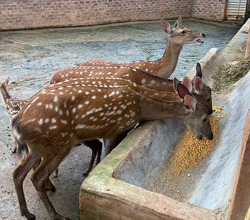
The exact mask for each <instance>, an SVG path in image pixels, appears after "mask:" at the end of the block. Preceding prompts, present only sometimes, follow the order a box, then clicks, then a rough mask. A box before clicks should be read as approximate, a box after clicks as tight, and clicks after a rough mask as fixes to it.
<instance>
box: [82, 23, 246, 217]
mask: <svg viewBox="0 0 250 220" xmlns="http://www.w3.org/2000/svg"><path fill="white" fill-rule="evenodd" d="M249 24H250V19H249V20H248V21H247V22H246V23H245V24H244V25H243V26H242V27H241V29H240V30H239V31H238V32H237V34H236V35H235V36H234V38H233V39H232V40H231V41H230V42H229V44H228V45H227V47H226V48H225V49H224V50H223V52H221V51H220V50H219V49H217V48H212V49H210V50H209V52H208V53H207V54H206V56H205V57H203V58H202V59H201V60H200V61H199V62H200V63H201V66H202V70H203V81H204V82H205V83H206V84H208V85H209V86H211V87H212V85H213V77H212V76H213V75H214V74H217V73H219V71H220V69H221V68H222V67H224V66H225V65H227V63H228V61H229V62H233V61H236V60H238V59H239V58H242V57H244V51H245V50H243V49H242V48H243V47H245V46H246V39H247V34H246V33H247V32H248V28H249ZM187 76H189V77H190V78H193V77H194V76H195V67H193V68H192V69H191V70H190V72H189V73H188V74H187ZM157 125H158V122H157V121H153V122H148V123H146V124H145V125H144V126H141V128H140V129H136V130H134V131H133V132H131V133H130V134H129V138H125V139H124V141H122V142H121V143H120V144H119V146H118V147H117V148H116V149H114V150H113V151H112V152H111V153H110V154H109V155H108V156H107V157H106V158H104V160H103V161H102V162H101V163H100V164H99V165H98V166H97V167H96V168H95V169H94V170H93V171H92V172H91V173H90V175H89V177H88V178H86V179H85V181H84V182H83V184H82V186H81V189H80V195H79V202H80V212H81V219H88V220H92V219H102V220H105V219H120V217H121V216H122V218H123V219H138V220H140V219H144V220H147V219H150V220H154V219H155V220H158V219H159V220H160V219H166V218H168V219H180V220H181V219H183V220H184V219H187V218H190V219H193V220H195V219H204V220H205V219H220V217H219V214H218V213H216V212H215V211H211V210H207V209H205V208H201V207H196V206H193V205H190V204H186V203H181V202H179V201H177V200H174V199H172V198H169V197H167V196H164V195H161V194H158V193H154V192H150V191H148V190H145V189H142V188H139V187H136V186H133V185H131V184H128V183H126V182H123V181H120V180H118V179H115V178H113V172H114V170H115V169H117V167H118V166H119V164H120V163H121V162H122V161H123V160H124V158H126V157H127V156H128V155H129V154H132V153H133V151H134V149H135V148H136V147H140V146H141V147H143V142H144V141H145V137H147V136H148V134H150V135H151V137H152V135H153V134H154V132H155V127H156V126H157ZM135 195H136V196H135Z"/></svg>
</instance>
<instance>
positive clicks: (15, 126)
mask: <svg viewBox="0 0 250 220" xmlns="http://www.w3.org/2000/svg"><path fill="white" fill-rule="evenodd" d="M19 118H20V114H17V115H16V116H15V117H14V118H13V120H12V132H13V136H14V138H15V141H16V143H17V153H18V154H19V155H23V154H27V153H28V147H27V144H26V143H24V142H22V141H21V138H20V137H21V131H22V129H21V122H20V120H19Z"/></svg>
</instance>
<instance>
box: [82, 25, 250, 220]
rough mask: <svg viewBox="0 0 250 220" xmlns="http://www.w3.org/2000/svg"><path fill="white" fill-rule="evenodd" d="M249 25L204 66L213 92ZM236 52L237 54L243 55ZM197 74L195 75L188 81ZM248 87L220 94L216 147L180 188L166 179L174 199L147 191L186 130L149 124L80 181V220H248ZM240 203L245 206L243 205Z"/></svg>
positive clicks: (173, 123)
mask: <svg viewBox="0 0 250 220" xmlns="http://www.w3.org/2000/svg"><path fill="white" fill-rule="evenodd" d="M249 24H250V21H248V22H247V23H246V24H245V25H244V26H243V27H242V28H241V29H240V30H239V32H238V34H237V35H236V37H235V39H233V40H232V42H230V44H229V49H228V48H226V49H225V51H223V53H221V52H220V51H219V50H218V49H211V50H210V51H209V52H208V54H207V55H206V56H205V57H204V58H203V59H202V60H201V61H200V63H201V65H202V69H203V74H204V82H205V83H206V84H208V85H210V86H211V87H212V86H213V78H212V77H213V75H215V74H219V73H220V70H221V68H222V67H223V66H226V65H227V53H230V61H232V54H231V53H232V51H231V50H230V49H231V48H232V45H235V47H236V46H237V47H240V46H242V44H243V45H245V43H246V39H247V35H246V34H245V35H243V36H241V34H242V33H244V31H246V30H248V26H249ZM234 41H236V42H237V44H235V42H234ZM235 51H237V56H238V55H239V53H238V51H239V50H237V49H235ZM193 74H194V69H192V70H191V71H190V73H189V74H188V75H189V76H191V77H192V75H193ZM249 82H250V72H249V73H248V74H247V75H246V76H245V77H243V78H242V79H241V80H239V81H238V82H237V83H236V84H235V85H234V89H233V90H232V92H230V93H229V94H222V95H219V96H218V97H217V96H215V98H214V104H216V105H220V106H223V111H225V112H226V114H227V117H225V118H223V120H221V121H220V136H219V139H218V142H217V145H216V148H215V150H214V151H213V152H212V153H211V154H210V155H209V156H208V157H207V158H205V160H203V161H202V162H201V163H200V164H199V165H198V166H197V167H196V168H194V169H192V170H190V171H189V172H190V176H187V175H185V176H184V177H182V179H181V180H179V181H178V182H174V179H173V180H171V179H170V180H169V182H170V185H166V189H165V190H166V191H171V195H170V194H169V193H168V192H167V195H170V196H167V195H164V194H162V193H157V192H153V191H152V190H148V186H149V185H152V182H154V179H155V178H156V177H157V178H159V175H161V172H160V171H159V170H160V169H162V167H164V166H165V164H166V163H167V161H169V159H170V157H171V155H172V152H173V150H174V148H175V146H176V143H177V142H178V140H179V139H180V137H181V135H182V132H183V131H184V129H185V125H184V123H183V122H181V121H179V120H174V119H173V120H166V121H152V122H147V123H144V124H143V125H141V126H140V127H138V128H137V129H135V130H134V131H133V132H131V133H130V134H129V135H128V137H127V138H125V139H124V140H123V141H122V142H121V143H120V145H119V146H117V147H116V149H114V150H113V151H112V152H111V153H110V154H109V155H108V156H107V157H106V158H105V159H104V160H103V161H102V162H101V163H100V164H99V165H98V166H97V167H96V168H95V169H94V170H93V171H92V173H91V174H90V175H89V177H88V178H87V179H86V180H85V181H84V182H83V184H82V187H81V191H80V211H81V219H89V220H92V219H102V220H105V219H110V220H111V219H114V220H117V219H124V220H125V219H136V220H140V219H143V220H160V219H169V220H172V219H175V220H177V219H178V220H181V219H182V220H184V219H192V220H196V219H202V220H210V219H211V220H212V219H213V220H215V219H216V220H217V219H230V220H242V219H244V217H245V215H246V213H247V210H248V207H249V205H250V188H249V187H246V184H247V181H246V180H247V179H246V178H248V179H249V176H250V174H249V172H250V171H249V169H246V167H247V166H248V167H249V165H250V164H249V159H247V157H245V156H244V155H245V154H246V153H248V154H249V152H248V151H249V146H248V145H249V143H248V142H249V141H248V138H249V129H248V128H246V127H245V129H244V126H245V121H246V118H247V113H248V109H249V108H250V102H249V94H250V83H249ZM249 120H250V119H249V117H248V121H249ZM243 133H244V135H243ZM243 136H244V137H245V139H244V140H245V141H243V142H242V137H243ZM241 148H242V151H241ZM240 152H241V153H240ZM240 155H241V157H240ZM248 158H249V157H248ZM242 161H243V162H244V163H242ZM237 169H238V171H237ZM236 174H237V175H236ZM244 176H245V177H244ZM246 176H248V177H246ZM162 178H163V177H162ZM171 181H173V182H172V183H171ZM180 192H181V196H180ZM230 201H232V202H231V203H230ZM239 201H244V202H243V203H242V204H241V206H239V205H237V202H239Z"/></svg>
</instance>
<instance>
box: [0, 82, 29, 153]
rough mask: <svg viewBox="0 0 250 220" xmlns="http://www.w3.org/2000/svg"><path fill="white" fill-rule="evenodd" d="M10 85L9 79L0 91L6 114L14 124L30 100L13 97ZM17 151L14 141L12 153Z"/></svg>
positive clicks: (0, 87)
mask: <svg viewBox="0 0 250 220" xmlns="http://www.w3.org/2000/svg"><path fill="white" fill-rule="evenodd" d="M8 85H9V77H8V78H7V79H6V80H5V81H4V82H3V83H0V90H1V94H2V99H3V103H4V105H5V108H6V112H7V113H8V115H9V118H10V121H11V122H12V119H13V118H14V117H15V116H16V115H17V114H18V112H19V111H21V110H22V109H23V108H24V106H25V105H26V103H27V102H28V100H26V99H18V98H13V97H11V95H10V93H9V91H8ZM16 150H17V143H16V141H15V140H14V142H13V148H12V150H11V151H12V153H15V152H16Z"/></svg>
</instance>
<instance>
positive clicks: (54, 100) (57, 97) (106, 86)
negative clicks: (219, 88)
mask: <svg viewBox="0 0 250 220" xmlns="http://www.w3.org/2000/svg"><path fill="white" fill-rule="evenodd" d="M132 85H133V87H132ZM174 85H175V90H176V91H177V92H178V94H177V93H175V92H173V94H171V97H172V96H174V95H175V100H171V101H167V100H165V98H166V97H167V96H168V95H169V94H167V95H166V96H164V98H162V95H163V94H164V92H162V91H159V90H156V89H148V88H143V87H142V86H141V85H136V84H135V83H131V82H128V81H126V82H123V83H121V82H120V83H116V84H115V83H112V82H110V83H108V82H107V79H105V78H103V79H99V80H98V81H96V84H94V83H93V81H92V83H91V84H89V83H88V82H87V81H86V80H82V79H71V80H69V81H67V82H66V81H65V82H60V83H56V84H52V85H50V86H47V87H45V88H44V89H42V90H41V91H40V92H38V93H37V94H35V95H34V96H33V97H32V98H31V99H30V100H29V102H28V103H27V105H26V107H25V109H23V110H22V111H21V112H19V114H18V115H17V116H16V117H15V118H14V119H13V123H12V129H13V133H14V134H15V138H16V139H17V141H18V143H19V144H20V146H21V147H22V146H28V148H29V151H28V154H27V156H26V157H25V158H23V160H22V161H21V163H20V164H19V165H18V166H17V167H16V169H15V170H14V171H13V180H14V185H15V189H16V193H17V197H18V202H19V206H20V211H21V215H22V216H25V217H26V218H27V219H29V220H31V219H35V215H33V214H32V213H30V212H29V210H28V208H27V204H26V200H25V196H24V191H23V181H24V179H25V177H26V175H27V173H28V172H29V171H30V169H31V168H32V167H34V164H36V163H37V161H39V160H40V158H41V157H42V158H43V160H42V162H41V164H40V165H39V166H38V167H37V168H36V170H35V171H34V172H33V173H32V175H31V181H32V182H33V185H34V187H35V188H36V190H37V192H38V195H39V197H40V199H41V200H42V202H43V203H44V205H45V207H46V209H47V211H48V214H49V215H50V218H51V219H53V220H58V219H68V218H66V217H64V216H62V215H60V214H58V213H57V212H56V210H55V209H54V207H53V205H52V204H51V202H50V200H49V198H48V196H47V194H46V190H45V183H46V181H47V180H48V177H49V176H50V174H51V173H52V172H53V171H54V170H55V169H56V168H57V167H58V165H59V164H60V163H61V162H62V160H63V159H64V158H65V157H66V156H67V155H68V154H69V152H70V151H71V149H72V148H73V147H74V146H76V145H77V144H78V143H81V142H83V141H90V140H96V139H98V138H104V139H108V140H111V141H112V142H113V141H115V140H117V139H120V137H121V135H123V134H124V133H127V132H128V131H129V130H131V129H132V128H133V127H134V126H135V125H136V124H137V123H139V122H142V121H150V120H157V119H165V118H178V119H180V120H183V121H185V122H186V123H187V124H188V125H189V126H190V128H191V129H192V130H193V131H194V133H195V134H196V136H197V137H198V138H202V137H203V136H204V137H206V138H208V139H213V133H212V130H211V126H210V123H209V118H208V114H207V113H206V109H205V107H204V106H203V105H202V104H200V103H199V102H197V101H196V99H195V98H194V97H193V96H192V94H191V93H190V92H189V91H188V89H187V88H186V87H185V86H184V85H182V84H180V83H178V82H177V81H176V80H174ZM135 87H136V91H135ZM140 89H142V90H141V91H140ZM145 90H148V92H147V93H145ZM142 94H143V95H142ZM151 95H153V96H152V97H151ZM21 147H20V148H21ZM110 149H112V147H110Z"/></svg>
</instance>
